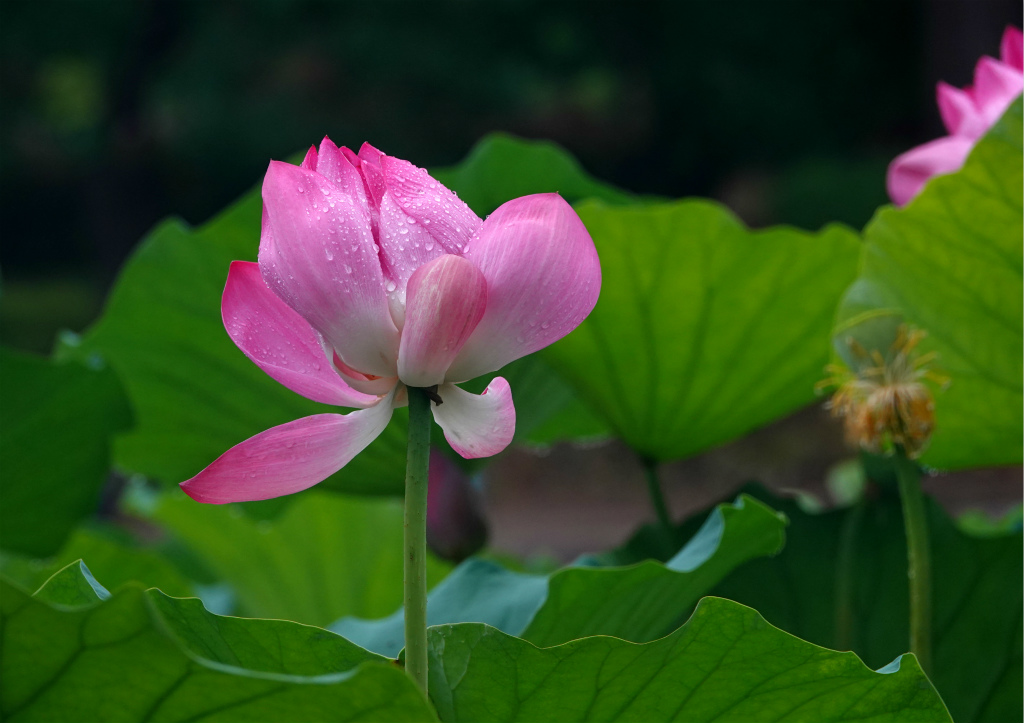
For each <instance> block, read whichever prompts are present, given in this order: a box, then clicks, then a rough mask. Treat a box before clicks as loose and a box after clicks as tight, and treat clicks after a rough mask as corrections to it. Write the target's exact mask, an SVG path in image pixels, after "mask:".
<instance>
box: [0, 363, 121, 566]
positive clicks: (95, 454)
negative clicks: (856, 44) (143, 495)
mask: <svg viewBox="0 0 1024 723" xmlns="http://www.w3.org/2000/svg"><path fill="white" fill-rule="evenodd" d="M0 377H2V378H3V404H2V405H0V410H2V411H0V459H2V460H3V463H2V464H3V474H2V476H0V479H2V483H0V485H2V486H0V495H2V497H3V504H2V505H0V546H2V547H3V548H4V549H6V550H11V551H15V552H21V553H26V554H30V555H35V556H39V557H42V556H46V555H50V554H53V553H54V552H56V551H57V550H59V549H60V547H61V545H62V544H63V543H64V540H65V539H66V538H67V536H68V535H69V534H70V532H71V530H72V529H73V528H74V527H75V525H76V524H78V522H79V521H80V520H81V519H83V518H85V517H87V516H89V515H91V514H92V513H93V512H94V511H95V510H96V507H97V505H98V503H99V495H100V490H101V488H102V487H103V484H104V482H105V481H106V479H107V474H108V472H109V470H110V444H111V441H110V440H111V437H112V436H113V434H114V433H115V432H118V431H121V430H124V429H125V428H126V427H127V426H128V425H129V424H130V423H131V411H130V409H129V407H128V402H127V400H126V399H125V395H124V392H123V390H122V388H121V384H120V382H119V381H118V378H117V375H116V374H114V372H113V371H112V370H110V369H107V368H104V369H95V368H91V367H89V366H86V365H83V364H79V363H77V362H69V363H65V364H58V363H54V362H52V361H50V360H47V359H43V358H40V357H36V356H31V355H28V354H22V353H19V352H14V351H10V350H7V349H0Z"/></svg>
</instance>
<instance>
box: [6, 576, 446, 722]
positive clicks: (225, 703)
mask: <svg viewBox="0 0 1024 723" xmlns="http://www.w3.org/2000/svg"><path fill="white" fill-rule="evenodd" d="M0 617H2V622H3V630H4V638H3V644H4V648H3V653H4V654H3V659H2V662H0V673H2V674H0V714H2V717H3V719H4V720H9V721H57V720H60V721H72V720H96V721H140V720H147V721H187V720H189V721H191V720H218V721H255V720H258V721H296V720H306V721H313V720H332V721H335V720H336V721H385V720H387V721H412V720H417V721H431V720H437V719H436V717H435V716H434V714H433V711H432V710H431V709H430V706H429V704H428V703H427V701H425V700H424V699H423V696H422V694H421V693H420V692H419V690H418V689H417V688H416V686H415V684H414V683H413V682H412V681H411V680H410V679H409V678H408V676H406V675H405V674H404V673H403V672H401V671H400V670H399V669H398V668H396V667H395V666H394V665H393V664H390V663H389V662H387V661H386V660H385V659H383V658H380V657H378V656H375V655H373V654H372V653H368V652H367V651H365V650H363V649H361V648H359V647H358V646H355V645H353V644H351V643H349V642H348V641H346V640H344V639H343V638H340V637H338V636H335V635H332V634H331V633H328V632H326V631H324V630H322V629H320V628H313V627H308V626H305V625H299V624H297V623H291V622H285V621H279V620H245V619H240V618H228V617H220V616H217V615H213V614H211V613H208V612H207V611H206V610H205V609H204V608H203V606H202V603H200V601H199V600H197V599H194V598H193V599H178V598H171V597H168V596H166V595H164V594H163V593H161V592H160V591H159V590H148V591H144V590H143V589H142V588H141V587H139V586H132V585H129V586H127V587H124V588H122V589H120V590H118V591H116V592H115V593H114V594H113V595H110V593H107V592H106V590H104V589H103V588H102V587H101V586H99V584H98V583H95V581H94V580H92V579H91V575H88V571H87V570H86V569H85V567H84V565H81V564H80V563H79V564H73V565H72V566H70V567H69V569H67V570H65V571H62V572H61V573H58V575H57V576H55V579H54V580H53V581H52V582H51V583H49V584H47V585H46V586H45V587H44V588H43V589H42V590H40V591H39V593H38V594H37V595H36V596H35V597H30V596H29V595H27V594H26V593H24V592H22V591H21V590H19V589H18V588H17V587H15V586H14V585H11V584H10V583H8V582H6V581H3V582H2V583H0Z"/></svg>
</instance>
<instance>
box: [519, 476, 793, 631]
mask: <svg viewBox="0 0 1024 723" xmlns="http://www.w3.org/2000/svg"><path fill="white" fill-rule="evenodd" d="M785 527H786V518H785V517H784V516H783V515H779V514H777V513H776V512H775V511H774V510H772V509H771V508H770V507H768V506H766V505H763V504H761V503H760V502H758V501H757V500H755V499H753V498H752V497H747V496H743V495H741V496H740V497H739V498H737V500H736V502H735V503H734V504H731V505H724V504H723V505H718V506H717V507H715V509H714V510H713V511H712V513H711V515H709V516H708V519H707V521H706V522H705V523H704V524H703V526H702V527H701V528H700V530H699V531H698V532H697V534H696V535H694V537H693V539H692V540H690V542H689V543H688V544H687V545H686V546H685V547H684V548H683V549H682V550H680V551H679V553H678V554H676V555H675V557H673V558H672V559H671V560H669V561H668V562H666V563H665V564H664V565H663V564H661V563H659V562H655V561H653V560H647V561H645V562H641V563H638V564H636V565H632V566H628V567H619V568H585V567H577V568H572V567H571V568H568V569H565V570H561V571H559V572H557V573H555V574H554V575H553V576H552V577H551V582H550V584H549V589H548V597H547V600H545V602H544V605H543V606H542V607H541V608H540V609H539V610H538V611H537V614H536V615H535V616H534V618H533V620H531V621H530V625H529V626H528V627H527V628H526V630H525V631H524V632H523V635H522V637H523V638H525V639H526V640H529V641H530V642H532V643H534V644H535V645H539V646H550V645H558V644H560V643H565V642H568V641H570V640H575V639H577V638H583V637H587V636H590V635H611V636H613V637H616V638H622V639H624V640H629V641H632V642H634V643H646V642H648V641H650V640H654V639H655V638H659V637H661V636H663V635H665V634H667V633H668V632H670V631H671V630H673V629H675V628H676V627H678V625H679V624H680V623H681V622H682V620H683V619H684V617H685V616H686V615H687V614H689V612H690V609H691V608H692V606H693V604H694V603H695V602H697V599H698V598H700V597H701V596H703V595H705V594H707V592H708V591H709V590H710V589H711V588H712V587H713V586H714V585H715V583H716V582H718V581H719V580H721V579H722V578H723V577H725V576H726V575H727V574H728V573H729V572H730V571H732V570H733V569H735V568H736V567H738V566H739V565H742V564H743V563H744V562H746V561H748V560H752V559H756V558H759V557H766V556H768V557H770V556H772V555H775V554H777V553H778V552H779V550H781V549H782V548H783V545H784V544H785V540H786V534H785Z"/></svg>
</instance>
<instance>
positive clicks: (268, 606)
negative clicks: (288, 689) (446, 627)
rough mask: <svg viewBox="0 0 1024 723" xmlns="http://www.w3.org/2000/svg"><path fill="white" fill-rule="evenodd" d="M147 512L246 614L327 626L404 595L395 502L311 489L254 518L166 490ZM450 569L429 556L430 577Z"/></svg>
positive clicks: (386, 606) (389, 606) (385, 607)
mask: <svg viewBox="0 0 1024 723" xmlns="http://www.w3.org/2000/svg"><path fill="white" fill-rule="evenodd" d="M152 517H153V519H154V520H156V521H157V522H160V523H161V524H162V525H164V526H165V527H166V528H167V529H169V530H170V531H171V532H172V533H173V534H174V535H175V536H176V537H177V538H178V539H179V540H180V541H182V542H183V543H184V544H185V545H186V546H188V548H189V549H190V550H191V551H192V552H193V553H194V554H195V555H196V556H197V557H198V558H199V559H200V560H202V561H203V562H204V563H205V565H206V566H207V567H208V568H209V569H210V570H212V571H213V572H214V573H215V574H216V575H217V577H218V579H220V580H222V581H224V582H226V583H228V584H229V585H230V586H231V588H232V589H233V590H234V592H235V593H236V595H237V597H238V603H239V604H240V606H241V612H242V613H243V614H245V615H249V616H253V617H267V618H281V619H285V620H295V621H299V622H303V623H308V624H312V625H326V624H327V623H329V622H330V621H332V620H336V619H337V618H339V617H341V616H342V615H360V616H366V617H373V616H379V615H385V614H387V613H389V612H391V611H392V610H394V609H395V607H397V606H398V605H400V604H401V602H402V505H401V503H400V502H398V501H397V500H380V499H372V498H358V497H345V496H340V495H332V494H326V493H323V492H317V491H311V492H309V493H307V494H305V495H303V496H302V497H299V498H298V499H296V500H295V502H294V503H293V504H291V505H289V506H288V508H287V509H286V510H285V511H284V512H283V513H282V514H281V515H280V517H278V518H277V519H275V520H273V521H268V520H260V521H256V520H253V519H252V518H250V517H248V516H246V515H243V514H242V513H241V512H240V510H239V509H238V508H237V507H235V506H219V505H200V504H196V503H195V502H193V501H192V500H190V499H187V498H185V497H184V496H180V495H175V496H173V497H172V496H170V495H166V496H163V497H162V499H161V500H160V502H159V506H158V507H157V508H156V510H155V511H153V513H152ZM448 569H449V568H448V565H447V564H445V563H443V562H440V561H439V560H437V559H436V558H434V557H432V556H431V557H428V562H427V582H428V584H434V583H436V582H437V581H439V580H440V579H441V578H442V577H444V575H445V574H446V573H447V571H448Z"/></svg>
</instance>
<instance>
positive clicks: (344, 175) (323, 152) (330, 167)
mask: <svg viewBox="0 0 1024 723" xmlns="http://www.w3.org/2000/svg"><path fill="white" fill-rule="evenodd" d="M316 172H317V173H319V174H320V175H321V176H323V177H324V178H326V179H327V180H328V181H330V182H331V183H333V184H334V185H335V186H337V187H338V190H340V191H341V192H342V193H343V194H345V195H347V196H349V197H350V198H351V199H352V200H353V201H354V202H355V204H356V205H357V206H361V207H363V208H368V207H369V204H368V202H367V195H366V186H365V184H364V183H363V177H362V176H361V175H360V174H359V171H358V170H357V169H356V167H355V166H353V165H352V163H351V161H349V159H348V158H346V157H345V155H344V154H343V153H342V152H341V149H339V148H338V147H337V146H336V145H334V143H332V142H331V139H330V138H327V137H324V139H323V140H322V141H321V142H320V157H319V160H318V161H317V165H316Z"/></svg>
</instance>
